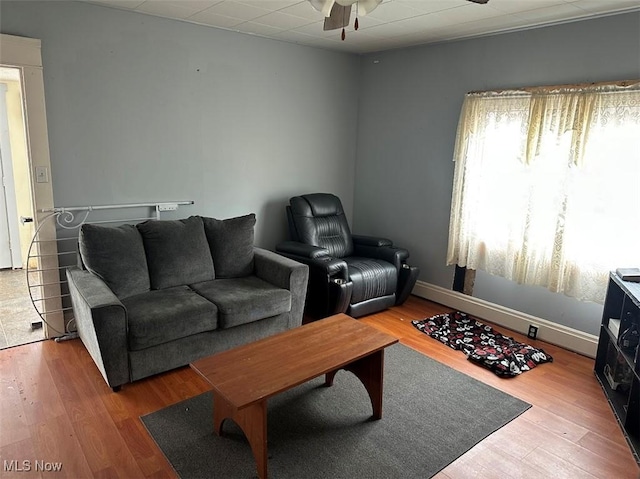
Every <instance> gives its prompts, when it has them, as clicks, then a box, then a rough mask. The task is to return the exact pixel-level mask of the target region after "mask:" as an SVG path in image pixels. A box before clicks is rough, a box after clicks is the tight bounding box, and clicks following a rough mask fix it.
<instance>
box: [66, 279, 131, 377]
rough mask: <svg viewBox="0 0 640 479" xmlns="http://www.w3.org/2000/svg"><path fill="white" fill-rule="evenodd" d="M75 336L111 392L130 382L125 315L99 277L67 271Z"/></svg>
mask: <svg viewBox="0 0 640 479" xmlns="http://www.w3.org/2000/svg"><path fill="white" fill-rule="evenodd" d="M66 274H67V280H68V285H69V293H70V295H71V303H72V305H73V314H74V317H75V322H76V327H77V329H78V335H79V336H80V339H81V340H82V342H83V343H84V345H85V347H86V348H87V351H89V354H90V355H91V357H92V358H93V360H94V362H95V363H96V366H98V369H99V370H100V372H101V373H102V376H103V377H104V379H105V381H106V382H107V384H108V385H109V386H111V387H112V388H118V387H119V386H121V385H122V384H125V383H128V382H129V355H128V349H127V311H126V309H125V307H124V306H123V304H122V303H121V302H120V300H119V299H118V298H117V297H116V295H115V294H113V292H112V291H111V290H110V289H109V287H108V286H107V285H106V284H105V283H104V281H102V280H101V279H100V278H99V277H98V276H96V275H94V274H93V273H91V272H89V271H83V270H81V269H79V268H77V267H72V268H69V269H67V270H66Z"/></svg>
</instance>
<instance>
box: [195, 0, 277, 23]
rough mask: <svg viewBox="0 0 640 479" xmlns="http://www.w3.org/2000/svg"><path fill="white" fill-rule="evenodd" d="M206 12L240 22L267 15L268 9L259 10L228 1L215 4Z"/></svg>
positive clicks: (251, 6)
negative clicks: (240, 20) (237, 19)
mask: <svg viewBox="0 0 640 479" xmlns="http://www.w3.org/2000/svg"><path fill="white" fill-rule="evenodd" d="M265 7H266V5H265ZM206 11H207V12H211V13H215V14H217V15H224V16H225V17H232V18H240V19H242V20H254V19H256V18H259V17H262V16H263V15H266V14H268V13H269V9H268V8H260V7H257V6H254V5H247V4H245V3H239V2H232V1H229V0H227V1H224V2H220V3H217V4H216V5H214V6H213V7H211V8H208V9H207V10H206Z"/></svg>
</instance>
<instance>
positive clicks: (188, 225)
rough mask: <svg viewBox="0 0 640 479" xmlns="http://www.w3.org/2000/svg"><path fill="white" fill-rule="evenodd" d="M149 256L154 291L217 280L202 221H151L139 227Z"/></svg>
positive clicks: (197, 218) (150, 275) (196, 217)
mask: <svg viewBox="0 0 640 479" xmlns="http://www.w3.org/2000/svg"><path fill="white" fill-rule="evenodd" d="M137 226H138V230H139V231H140V234H141V235H142V240H143V241H144V249H145V251H146V253H147V263H148V265H149V278H150V280H151V288H152V289H164V288H171V287H173V286H180V285H184V284H193V283H200V282H202V281H210V280H212V279H214V278H215V272H214V269H213V260H212V259H211V252H210V251H209V245H208V243H207V237H206V236H205V234H204V227H203V225H202V219H201V218H200V217H198V216H190V217H189V218H186V219H183V220H149V221H145V222H144V223H140V224H138V225H137Z"/></svg>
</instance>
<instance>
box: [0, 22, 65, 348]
mask: <svg viewBox="0 0 640 479" xmlns="http://www.w3.org/2000/svg"><path fill="white" fill-rule="evenodd" d="M43 78H44V76H43V70H42V56H41V42H40V40H37V39H33V38H23V37H16V36H13V35H5V34H0V165H1V168H2V169H1V171H0V173H2V175H3V176H4V178H5V181H4V183H2V184H0V349H1V348H4V347H9V346H14V345H17V344H24V343H26V342H31V341H36V340H39V339H46V338H51V337H55V336H60V335H62V334H64V331H65V330H64V321H63V317H62V315H61V314H58V313H54V314H52V315H51V317H49V316H46V318H47V321H46V322H44V323H43V322H42V321H41V317H44V316H42V315H41V314H40V313H38V312H37V311H36V309H35V308H34V306H33V304H34V303H32V299H34V298H35V299H36V300H38V301H42V302H43V303H44V304H45V308H44V309H45V312H46V311H47V310H49V311H56V310H57V309H59V303H60V301H59V290H60V284H59V278H58V277H57V275H56V277H55V279H54V280H50V279H49V278H48V277H47V278H44V280H42V281H40V283H42V284H41V285H40V287H38V288H36V289H35V290H34V289H32V288H30V286H29V285H28V282H27V271H31V270H32V269H35V270H36V271H38V269H42V268H47V270H46V272H43V273H39V272H38V273H36V274H37V275H38V276H43V277H44V276H53V274H50V273H48V271H50V270H51V267H50V266H49V263H55V266H56V267H57V251H52V250H53V249H54V248H55V247H54V248H51V247H46V248H45V251H44V254H45V255H46V256H47V258H42V257H39V256H38V255H40V254H43V253H42V250H43V247H38V248H37V249H38V255H35V256H36V258H35V259H29V258H31V256H33V255H30V254H29V248H30V245H31V240H32V238H33V235H34V232H35V231H37V229H38V226H39V224H40V220H41V218H42V217H43V216H46V214H45V213H43V211H46V210H47V209H48V208H52V207H53V189H52V186H51V182H50V174H49V173H50V158H49V143H48V138H47V123H46V110H45V102H44V80H43ZM43 237H44V238H45V239H47V240H49V241H51V239H52V238H55V231H54V232H50V231H49V230H48V229H46V228H45V229H44V232H43ZM49 258H50V259H49ZM49 296H53V297H54V299H53V300H49V299H48V298H49ZM39 298H42V299H39ZM40 324H42V325H43V327H38V326H39V325H40Z"/></svg>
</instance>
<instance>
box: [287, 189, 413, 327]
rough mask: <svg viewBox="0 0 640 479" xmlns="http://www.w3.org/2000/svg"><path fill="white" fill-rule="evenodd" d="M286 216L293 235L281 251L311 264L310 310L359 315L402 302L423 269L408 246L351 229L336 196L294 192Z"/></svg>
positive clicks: (318, 314)
mask: <svg viewBox="0 0 640 479" xmlns="http://www.w3.org/2000/svg"><path fill="white" fill-rule="evenodd" d="M287 219H288V222H289V235H290V238H291V239H290V241H285V242H282V243H280V244H278V245H277V246H276V251H277V252H278V253H280V254H282V255H283V256H287V257H289V258H292V259H295V260H296V261H299V262H301V263H304V264H307V265H309V286H308V291H307V302H306V305H305V312H306V313H307V314H308V315H309V316H311V317H313V318H324V317H326V316H330V315H332V314H336V313H346V314H348V315H350V316H352V317H354V318H358V317H361V316H364V315H367V314H371V313H375V312H377V311H382V310H383V309H387V308H389V307H391V306H393V305H396V304H402V303H403V302H404V301H405V300H406V299H407V298H408V297H409V294H411V291H412V289H413V286H414V285H415V283H416V280H417V279H418V272H419V270H418V268H417V267H416V266H409V265H408V264H407V263H406V260H407V258H408V257H409V252H408V251H407V250H405V249H401V248H397V247H395V246H393V243H392V242H391V240H388V239H385V238H377V237H372V236H358V235H352V234H351V231H350V229H349V224H348V223H347V219H346V217H345V214H344V210H343V209H342V203H341V202H340V199H339V198H338V197H337V196H335V195H332V194H328V193H314V194H309V195H302V196H294V197H293V198H291V199H290V200H289V205H288V206H287Z"/></svg>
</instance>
